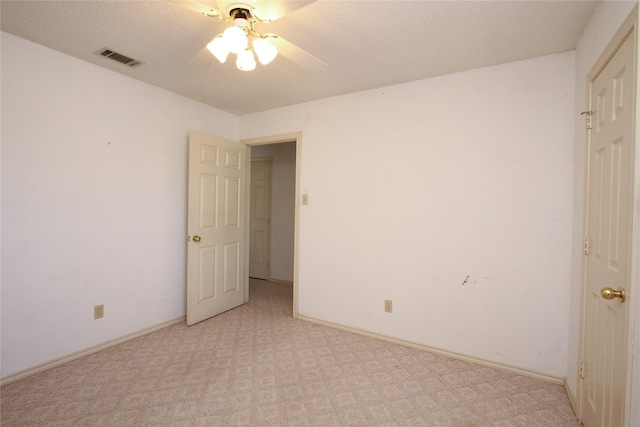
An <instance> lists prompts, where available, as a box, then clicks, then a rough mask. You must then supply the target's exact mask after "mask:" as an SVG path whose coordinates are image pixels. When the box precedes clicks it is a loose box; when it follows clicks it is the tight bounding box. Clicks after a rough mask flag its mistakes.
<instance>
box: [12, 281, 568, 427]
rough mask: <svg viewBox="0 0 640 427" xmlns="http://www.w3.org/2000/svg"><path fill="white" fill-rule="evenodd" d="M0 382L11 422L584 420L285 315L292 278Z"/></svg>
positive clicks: (552, 401) (401, 351)
mask: <svg viewBox="0 0 640 427" xmlns="http://www.w3.org/2000/svg"><path fill="white" fill-rule="evenodd" d="M250 295H251V300H250V301H249V303H248V304H245V305H244V306H241V307H239V308H237V309H234V310H231V311H229V312H226V313H223V314H221V315H219V316H217V317H215V318H212V319H209V320H207V321H204V322H201V323H199V324H197V325H194V326H191V327H187V326H185V325H184V324H179V325H174V326H171V327H168V328H165V329H163V330H161V331H157V332H154V333H151V334H148V335H145V336H143V337H140V338H137V339H134V340H131V341H128V342H126V343H124V344H121V345H118V346H115V347H112V348H109V349H107V350H103V351H101V352H98V353H95V354H92V355H89V356H86V357H84V358H81V359H78V360H75V361H72V362H69V363H67V364H65V365H62V366H59V367H56V368H53V369H50V370H48V371H45V372H42V373H39V374H36V375H33V376H31V377H28V378H25V379H23V380H20V381H16V382H14V383H10V384H7V385H5V386H3V387H2V390H1V405H2V406H1V413H0V415H1V418H0V420H1V423H2V426H4V427H9V426H40V425H47V426H235V425H243V426H289V425H300V426H306V425H315V426H339V425H359V426H408V425H412V426H456V427H459V426H527V427H529V426H580V423H579V422H578V420H577V419H576V417H575V415H574V414H573V411H572V410H571V406H570V404H569V401H568V398H567V396H566V394H565V391H564V389H563V387H561V386H559V385H555V384H550V383H547V382H545V381H542V380H537V379H532V378H529V377H524V376H520V375H516V374H512V373H509V372H505V371H501V370H497V369H492V368H488V367H484V366H479V365H474V364H472V363H468V362H463V361H459V360H454V359H451V358H448V357H445V356H442V355H438V354H432V353H428V352H425V351H421V350H417V349H413V348H407V347H403V346H398V345H394V344H390V343H387V342H384V341H379V340H375V339H371V338H366V337H362V336H359V335H353V334H350V333H347V332H342V331H338V330H334V329H331V328H327V327H323V326H318V325H314V324H311V323H307V322H303V321H299V320H296V319H293V318H292V317H291V307H292V289H291V286H289V285H283V284H277V283H271V282H264V281H254V280H252V283H251V291H250Z"/></svg>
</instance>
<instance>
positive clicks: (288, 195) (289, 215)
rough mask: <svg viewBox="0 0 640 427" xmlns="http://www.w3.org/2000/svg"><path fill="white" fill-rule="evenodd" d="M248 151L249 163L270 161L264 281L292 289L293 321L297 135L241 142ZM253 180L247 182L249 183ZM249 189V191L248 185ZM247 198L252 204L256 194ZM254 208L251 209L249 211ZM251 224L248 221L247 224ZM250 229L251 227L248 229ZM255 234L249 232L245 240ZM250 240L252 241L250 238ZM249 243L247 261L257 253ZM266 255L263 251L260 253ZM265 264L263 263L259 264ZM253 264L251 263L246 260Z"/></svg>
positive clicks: (297, 196)
mask: <svg viewBox="0 0 640 427" xmlns="http://www.w3.org/2000/svg"><path fill="white" fill-rule="evenodd" d="M241 142H242V143H244V144H246V145H247V146H248V148H249V156H248V157H249V159H248V161H249V162H251V163H252V160H269V163H270V175H271V176H270V178H271V179H270V181H271V183H270V191H269V192H270V196H269V199H270V200H269V201H268V202H266V203H263V205H267V204H268V205H269V206H270V208H269V209H270V212H269V217H270V221H269V222H270V223H269V224H268V228H269V240H270V243H269V251H268V252H269V256H268V259H267V260H266V262H267V263H268V274H269V277H267V279H269V280H271V281H275V282H283V283H289V284H291V285H292V286H293V310H292V311H293V317H297V315H298V280H297V277H298V235H299V233H298V227H299V225H298V222H299V220H298V217H299V215H298V205H299V204H298V203H297V200H299V197H300V196H299V194H300V190H299V182H300V179H299V176H300V135H299V134H297V133H296V134H286V135H278V136H273V137H264V138H254V139H248V140H243V141H241ZM252 180H253V179H251V178H250V179H249V181H252ZM249 186H250V187H251V185H250V183H249ZM251 192H252V189H251V188H250V189H249V193H250V194H249V198H250V200H251V201H252V203H253V201H254V199H255V198H256V194H251ZM252 209H253V206H251V207H250V210H252ZM249 222H251V221H249ZM249 227H251V224H250V225H249ZM253 234H254V233H253V231H252V230H250V231H249V233H248V236H252V235H253ZM249 239H250V240H252V239H251V237H249ZM253 244H254V242H253V241H250V242H249V247H250V249H249V258H251V257H252V256H255V255H256V254H257V252H256V251H255V250H254V249H255V248H252V247H251V245H253ZM262 253H263V254H264V253H265V252H264V251H263V252H262ZM261 262H265V261H261ZM249 264H250V265H252V264H254V260H251V259H250V260H249Z"/></svg>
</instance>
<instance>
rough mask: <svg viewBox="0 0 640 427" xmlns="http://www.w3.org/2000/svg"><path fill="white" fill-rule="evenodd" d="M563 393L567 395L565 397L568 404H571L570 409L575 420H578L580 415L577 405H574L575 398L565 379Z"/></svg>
mask: <svg viewBox="0 0 640 427" xmlns="http://www.w3.org/2000/svg"><path fill="white" fill-rule="evenodd" d="M564 391H565V392H566V393H567V397H568V398H569V403H570V404H571V409H573V413H574V414H575V415H576V418H578V419H580V414H579V413H578V405H576V398H575V396H574V395H573V392H572V391H571V388H570V387H569V383H568V382H567V379H566V378H565V379H564Z"/></svg>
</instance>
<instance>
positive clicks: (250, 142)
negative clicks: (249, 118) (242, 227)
mask: <svg viewBox="0 0 640 427" xmlns="http://www.w3.org/2000/svg"><path fill="white" fill-rule="evenodd" d="M240 142H241V143H243V144H244V145H246V146H247V159H246V161H247V166H248V167H249V169H248V170H249V174H251V147H255V146H258V145H270V144H280V143H283V142H295V143H296V178H295V179H296V182H295V189H296V190H295V192H296V194H295V201H296V202H295V212H294V231H293V235H294V237H293V317H294V318H298V289H299V275H300V268H299V265H300V203H299V201H300V197H301V196H300V194H301V193H300V186H301V184H300V176H301V171H300V165H301V164H302V132H293V133H284V134H278V135H270V136H262V137H257V138H248V139H242V140H240ZM246 185H247V186H250V185H251V175H249V177H248V178H247V184H246ZM250 192H251V189H250V188H249V187H248V188H247V192H246V195H247V208H246V209H247V210H249V209H251V205H250V200H249V198H250V197H251V194H250ZM246 221H247V227H249V225H250V224H249V223H248V222H249V221H250V218H249V215H246ZM249 238H250V236H249V233H247V236H246V239H249ZM245 247H246V263H247V272H248V271H249V270H248V268H249V264H248V263H249V250H250V247H249V241H247V244H246V246H245ZM248 286H249V285H248V281H247V291H246V293H245V295H246V296H247V297H246V298H247V299H248V298H249V289H248Z"/></svg>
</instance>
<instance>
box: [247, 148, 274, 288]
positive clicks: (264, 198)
mask: <svg viewBox="0 0 640 427" xmlns="http://www.w3.org/2000/svg"><path fill="white" fill-rule="evenodd" d="M250 181H251V185H250V187H251V196H250V198H251V209H250V210H249V212H250V221H249V223H250V226H249V233H250V234H251V237H250V240H249V241H250V242H251V243H250V244H249V245H250V246H251V249H250V251H249V253H250V255H249V277H253V278H255V279H264V280H269V279H270V278H271V249H270V246H271V159H260V160H252V161H251V179H250Z"/></svg>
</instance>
